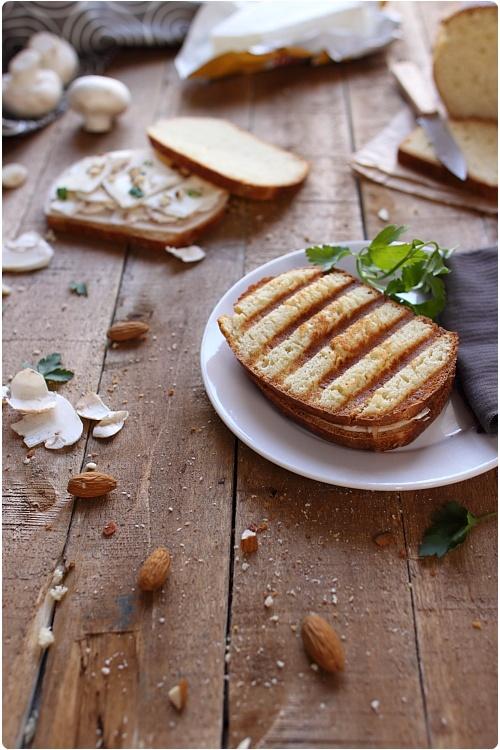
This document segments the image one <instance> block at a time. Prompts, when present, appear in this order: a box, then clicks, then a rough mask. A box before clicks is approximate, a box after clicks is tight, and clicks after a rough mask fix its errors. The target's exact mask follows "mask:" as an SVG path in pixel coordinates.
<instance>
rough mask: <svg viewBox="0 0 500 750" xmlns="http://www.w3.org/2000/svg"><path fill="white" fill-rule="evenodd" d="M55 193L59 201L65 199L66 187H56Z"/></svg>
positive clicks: (66, 194)
mask: <svg viewBox="0 0 500 750" xmlns="http://www.w3.org/2000/svg"><path fill="white" fill-rule="evenodd" d="M56 195H57V197H58V198H59V200H61V201H65V200H67V199H68V188H65V187H58V188H57V190H56Z"/></svg>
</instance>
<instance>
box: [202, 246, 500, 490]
mask: <svg viewBox="0 0 500 750" xmlns="http://www.w3.org/2000/svg"><path fill="white" fill-rule="evenodd" d="M342 244H343V245H348V246H349V247H350V248H351V249H352V250H354V251H359V250H360V249H361V248H362V247H363V246H364V245H365V244H366V243H363V242H343V243H342ZM303 265H307V259H306V257H305V254H304V251H303V250H298V251H296V252H293V253H289V254H288V255H283V256H281V257H280V258H276V259H275V260H272V261H270V262H269V263H266V264H265V265H263V266H260V268H257V269H255V271H252V272H251V273H249V274H247V275H246V276H244V277H243V278H242V279H241V280H240V281H238V282H237V283H236V284H235V285H234V286H233V287H231V289H229V291H228V292H226V294H225V295H224V296H223V297H222V299H221V300H220V301H219V302H218V304H217V305H216V306H215V308H214V310H213V311H212V314H211V315H210V318H209V319H208V323H207V326H206V328H205V333H204V336H203V341H202V344H201V370H202V374H203V381H204V384H205V388H206V391H207V394H208V397H209V398H210V401H211V402H212V404H213V406H214V408H215V410H216V412H217V413H218V415H219V416H220V418H221V419H222V420H223V421H224V422H225V424H226V425H227V426H228V427H229V429H230V430H231V431H232V432H233V433H234V434H235V435H236V436H237V437H238V438H239V439H240V440H242V441H243V442H244V443H246V444H247V445H248V446H250V448H252V449H253V450H254V451H256V452H257V453H260V455H261V456H264V457H265V458H267V459H268V460H269V461H272V462H273V463H275V464H278V466H283V467H285V468H286V469H289V470H290V471H293V472H295V473H296V474H301V475H302V476H304V477H309V478H310V479H316V480H318V481H320V482H327V483H328V484H336V485H340V486H343V487H355V488H358V489H368V490H414V489H423V488H426V487H439V486H441V485H444V484H452V483H454V482H460V481H462V480H464V479H468V478H469V477H473V476H476V475H477V474H481V473H482V472H484V471H488V470H489V469H491V468H493V467H494V466H496V464H497V441H496V437H495V436H491V435H484V434H481V433H479V432H478V431H477V426H476V423H475V420H474V417H473V416H472V414H471V412H470V411H469V409H468V407H467V406H466V404H465V403H464V401H463V399H462V398H461V396H460V394H459V393H458V391H456V390H455V391H454V392H453V395H452V398H451V399H450V401H449V403H448V405H447V406H446V408H445V409H444V410H443V412H442V413H441V414H440V416H439V417H438V418H437V419H436V420H435V421H434V422H433V423H432V424H431V425H430V426H429V427H428V428H427V429H426V430H425V431H424V432H423V433H422V434H421V435H420V436H419V437H418V438H417V439H416V440H415V441H414V442H413V443H411V444H410V445H408V446H406V447H404V448H398V449H396V450H393V451H388V452H386V453H370V452H368V451H358V450H353V449H351V448H344V447H342V446H339V445H335V443H329V442H327V441H326V440H323V439H322V438H320V437H317V436H316V435H313V434H312V433H310V432H308V431H307V430H305V429H303V428H302V427H300V426H299V425H297V424H295V422H293V421H292V420H290V419H288V418H287V417H284V416H282V415H281V414H280V413H279V412H278V411H277V410H276V409H275V408H274V406H272V404H271V403H270V402H269V401H268V400H267V399H266V398H265V396H263V394H262V393H261V392H260V391H259V389H258V388H257V387H256V386H255V385H254V384H253V383H252V382H251V381H250V379H249V378H248V376H247V375H245V373H244V371H243V368H242V367H241V365H240V364H239V363H238V362H237V360H236V357H235V356H234V354H233V353H232V352H231V350H230V348H229V346H228V345H227V343H226V341H225V339H224V337H223V336H222V334H221V333H220V331H219V327H218V325H217V318H218V317H219V316H220V315H223V314H225V313H226V314H227V313H229V314H232V312H233V303H234V302H235V301H236V299H237V298H238V297H239V296H240V294H242V293H243V292H244V291H245V289H247V287H248V286H250V284H254V283H255V282H256V281H258V280H259V279H261V278H262V277H263V276H275V275H276V274H279V273H283V272H284V271H288V270H289V269H291V268H297V267H300V266H303ZM338 265H339V267H340V268H343V269H344V270H346V271H349V272H350V273H353V274H355V273H356V269H355V264H354V260H353V258H352V257H348V258H343V259H342V260H341V261H340V262H339V264H338Z"/></svg>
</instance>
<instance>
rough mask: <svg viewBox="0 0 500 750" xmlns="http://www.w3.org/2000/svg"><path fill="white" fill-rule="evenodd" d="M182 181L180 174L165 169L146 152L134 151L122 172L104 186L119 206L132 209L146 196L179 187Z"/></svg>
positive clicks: (111, 177) (167, 168)
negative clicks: (173, 186) (175, 186)
mask: <svg viewBox="0 0 500 750" xmlns="http://www.w3.org/2000/svg"><path fill="white" fill-rule="evenodd" d="M182 179H183V178H182V176H181V175H180V173H179V172H177V171H176V170H175V169H170V167H167V166H166V165H165V164H163V163H162V162H160V161H159V160H158V159H157V158H155V157H154V155H153V154H151V153H150V152H149V151H147V152H146V151H137V152H134V154H133V156H132V157H131V158H130V160H129V161H128V163H127V166H126V167H125V169H120V170H119V171H116V172H114V173H113V174H111V175H109V176H108V177H107V178H106V179H105V180H104V182H103V185H104V187H105V189H106V191H107V192H108V193H109V195H110V196H111V197H112V198H113V199H114V200H115V201H116V203H118V205H119V206H121V207H122V208H131V207H132V206H137V205H139V204H141V203H143V202H144V200H145V199H146V198H147V197H148V196H151V195H154V194H155V193H158V192H159V191H160V190H165V188H168V187H171V186H172V185H177V184H179V183H180V182H181V181H182Z"/></svg>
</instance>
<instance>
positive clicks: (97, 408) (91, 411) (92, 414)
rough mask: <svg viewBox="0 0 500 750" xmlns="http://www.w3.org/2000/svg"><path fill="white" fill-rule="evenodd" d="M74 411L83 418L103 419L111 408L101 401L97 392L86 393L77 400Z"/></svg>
mask: <svg viewBox="0 0 500 750" xmlns="http://www.w3.org/2000/svg"><path fill="white" fill-rule="evenodd" d="M76 412H77V414H79V415H80V417H84V418H85V419H104V417H107V416H109V414H110V413H111V409H109V408H108V407H107V406H106V404H104V403H103V402H102V399H101V397H100V396H98V395H97V393H86V394H85V396H82V397H81V398H80V399H79V400H78V402H77V404H76Z"/></svg>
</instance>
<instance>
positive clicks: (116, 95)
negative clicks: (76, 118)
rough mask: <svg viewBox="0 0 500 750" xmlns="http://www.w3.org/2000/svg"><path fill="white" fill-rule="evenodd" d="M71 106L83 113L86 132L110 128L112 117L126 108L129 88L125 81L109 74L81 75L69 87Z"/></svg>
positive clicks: (97, 131)
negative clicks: (110, 76)
mask: <svg viewBox="0 0 500 750" xmlns="http://www.w3.org/2000/svg"><path fill="white" fill-rule="evenodd" d="M68 101H69V104H70V106H71V107H72V109H74V110H75V111H76V112H79V113H80V114H81V115H83V120H84V122H83V127H84V128H85V130H88V131H89V133H106V132H107V131H108V130H111V128H112V126H113V120H114V118H115V117H116V116H117V115H119V114H120V113H121V112H123V111H124V110H126V109H127V107H128V105H129V103H130V91H129V90H128V88H127V87H126V86H125V84H124V83H122V82H121V81H118V80H117V79H116V78H109V77H108V76H82V77H81V78H77V79H76V81H73V83H72V84H71V86H70V87H69V89H68Z"/></svg>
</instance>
